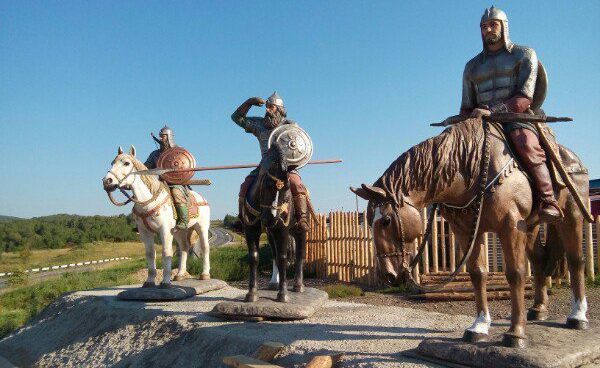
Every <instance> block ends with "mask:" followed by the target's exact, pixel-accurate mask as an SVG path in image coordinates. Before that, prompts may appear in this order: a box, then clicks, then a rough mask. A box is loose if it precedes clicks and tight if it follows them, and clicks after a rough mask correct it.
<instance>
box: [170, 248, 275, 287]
mask: <svg viewBox="0 0 600 368" xmlns="http://www.w3.org/2000/svg"><path fill="white" fill-rule="evenodd" d="M258 257H259V272H261V271H262V272H270V271H271V248H270V247H269V246H267V245H263V246H261V247H260V249H259V252H258ZM174 262H179V261H174ZM174 264H177V263H174ZM187 267H188V272H189V273H190V274H192V275H200V274H201V273H202V262H201V261H200V260H199V259H198V258H188V266H187ZM249 272H250V268H249V266H248V249H247V248H246V247H245V246H244V247H243V246H239V245H232V246H227V247H219V248H216V249H211V250H210V275H211V278H213V279H221V280H225V281H240V280H245V279H247V278H248V273H249Z"/></svg>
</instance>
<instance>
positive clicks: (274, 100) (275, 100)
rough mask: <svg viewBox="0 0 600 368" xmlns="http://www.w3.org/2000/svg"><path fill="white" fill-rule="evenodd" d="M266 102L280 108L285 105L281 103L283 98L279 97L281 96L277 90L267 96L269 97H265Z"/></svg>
mask: <svg viewBox="0 0 600 368" xmlns="http://www.w3.org/2000/svg"><path fill="white" fill-rule="evenodd" d="M267 103H268V104H271V105H275V106H279V107H281V108H282V109H283V108H285V106H284V105H283V99H282V98H281V96H279V95H278V94H277V91H275V92H273V94H272V95H271V96H269V98H267Z"/></svg>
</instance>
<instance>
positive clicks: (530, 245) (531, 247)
mask: <svg viewBox="0 0 600 368" xmlns="http://www.w3.org/2000/svg"><path fill="white" fill-rule="evenodd" d="M539 230H540V227H539V226H536V227H535V228H533V229H531V230H530V231H529V232H528V233H527V256H528V258H529V260H530V261H531V266H532V271H533V284H534V299H533V307H531V308H529V310H528V311H527V320H529V321H544V320H546V319H547V318H548V288H547V287H546V276H545V273H544V268H545V264H546V260H545V258H547V256H548V255H547V252H546V251H545V247H543V246H542V244H540V243H539V242H538V234H539ZM550 231H551V229H549V231H548V233H547V234H546V239H552V238H553V236H552V234H551V233H550ZM546 243H547V244H548V243H549V242H548V240H547V241H546Z"/></svg>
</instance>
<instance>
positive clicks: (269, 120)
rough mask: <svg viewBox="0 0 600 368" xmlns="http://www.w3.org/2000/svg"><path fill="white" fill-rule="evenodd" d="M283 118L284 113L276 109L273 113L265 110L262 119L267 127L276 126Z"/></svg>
mask: <svg viewBox="0 0 600 368" xmlns="http://www.w3.org/2000/svg"><path fill="white" fill-rule="evenodd" d="M283 118H284V115H283V113H282V112H281V111H280V110H279V109H276V111H275V112H273V113H271V112H269V111H266V113H265V119H264V122H265V126H266V127H267V128H269V129H273V128H277V127H278V126H279V124H281V122H282V121H283Z"/></svg>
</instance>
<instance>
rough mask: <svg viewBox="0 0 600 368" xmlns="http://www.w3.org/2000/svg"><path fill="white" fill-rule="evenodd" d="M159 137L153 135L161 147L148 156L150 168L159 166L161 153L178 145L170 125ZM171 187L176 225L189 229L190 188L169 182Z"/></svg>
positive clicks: (181, 228) (146, 163)
mask: <svg viewBox="0 0 600 368" xmlns="http://www.w3.org/2000/svg"><path fill="white" fill-rule="evenodd" d="M158 136H159V139H157V138H156V137H154V134H153V135H152V138H154V140H155V141H156V142H157V143H158V144H159V146H160V147H159V149H157V150H154V151H152V152H151V153H150V155H149V156H148V159H147V160H146V162H145V163H144V164H145V165H146V167H148V169H155V168H157V166H158V162H159V158H160V155H161V153H163V152H165V151H166V150H167V149H169V148H172V147H177V145H176V144H175V136H174V134H173V130H172V129H171V128H169V127H168V126H166V125H165V126H164V127H163V128H162V129H161V130H160V132H159V133H158ZM167 184H168V185H169V188H170V189H171V197H172V198H173V202H174V204H175V211H176V212H177V223H176V224H175V227H176V228H177V229H180V230H185V229H187V226H188V222H189V213H188V205H187V202H188V194H189V193H188V190H187V188H186V187H185V186H183V185H173V184H169V183H167Z"/></svg>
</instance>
